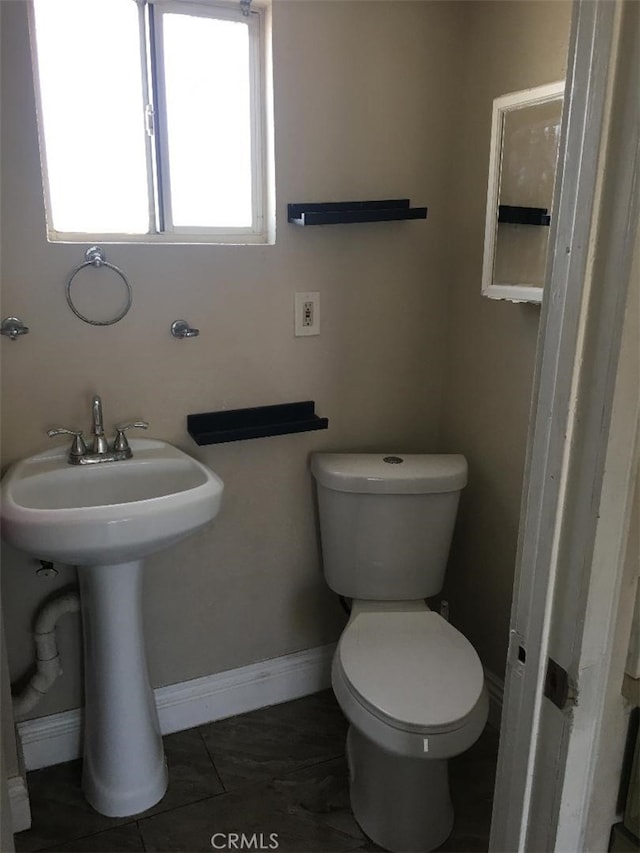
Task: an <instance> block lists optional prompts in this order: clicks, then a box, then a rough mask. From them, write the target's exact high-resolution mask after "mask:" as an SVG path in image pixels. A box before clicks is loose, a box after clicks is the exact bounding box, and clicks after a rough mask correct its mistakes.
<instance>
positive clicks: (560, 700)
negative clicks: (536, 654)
mask: <svg viewBox="0 0 640 853" xmlns="http://www.w3.org/2000/svg"><path fill="white" fill-rule="evenodd" d="M544 695H545V696H546V697H547V699H550V700H551V701H552V702H553V704H554V705H555V706H556V707H557V708H560V710H561V711H564V709H565V708H567V706H569V705H576V704H577V699H578V690H577V685H576V684H575V683H574V682H573V681H572V679H571V678H569V673H568V672H567V670H566V669H564V667H561V666H560V664H559V663H556V661H554V660H553V658H547V672H546V675H545V679H544Z"/></svg>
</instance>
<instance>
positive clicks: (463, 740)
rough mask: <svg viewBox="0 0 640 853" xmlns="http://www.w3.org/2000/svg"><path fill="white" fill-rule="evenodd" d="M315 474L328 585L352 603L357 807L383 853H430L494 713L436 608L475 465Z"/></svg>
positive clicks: (459, 461)
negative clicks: (456, 765)
mask: <svg viewBox="0 0 640 853" xmlns="http://www.w3.org/2000/svg"><path fill="white" fill-rule="evenodd" d="M311 470H312V473H313V475H314V477H315V479H316V484H317V488H318V510H319V520H320V533H321V542H322V554H323V570H324V573H325V577H326V579H327V582H328V584H329V586H330V587H331V588H332V589H333V590H334V591H336V592H337V593H339V594H340V595H342V596H346V597H350V598H351V599H352V607H351V614H350V618H349V622H348V624H347V626H346V628H345V629H344V631H343V633H342V636H341V637H340V640H339V642H338V646H337V648H336V652H335V655H334V659H333V664H332V686H333V690H334V693H335V695H336V698H337V700H338V703H339V705H340V707H341V708H342V711H343V712H344V714H345V716H346V718H347V720H348V721H349V723H350V727H349V732H348V735H347V745H346V752H347V759H348V763H349V775H350V796H351V807H352V811H353V814H354V816H355V818H356V820H357V821H358V823H359V824H360V826H361V828H362V829H363V831H364V832H365V833H366V834H367V835H368V836H369V837H370V838H371V839H372V840H373V841H375V842H376V843H377V844H379V845H380V846H381V847H384V848H386V849H387V850H390V851H393V853H427V851H431V850H434V849H435V848H436V847H439V846H440V845H441V844H442V843H443V842H444V841H445V840H446V838H447V837H448V835H449V834H450V832H451V830H452V827H453V821H454V811H453V805H452V803H451V798H450V794H449V781H448V759H449V758H452V757H453V756H455V755H459V754H460V753H462V752H464V751H465V750H467V749H468V748H469V747H470V746H472V745H473V743H475V741H476V740H477V739H478V737H479V736H480V734H481V733H482V730H483V728H484V726H485V724H486V721H487V717H488V711H489V702H488V695H487V689H486V686H485V683H484V674H483V669H482V664H481V663H480V659H479V658H478V655H477V653H476V651H475V650H474V648H473V646H472V645H471V643H470V642H469V641H468V640H467V639H466V638H465V637H464V636H463V635H462V634H461V633H460V632H459V631H458V630H457V629H456V628H454V627H453V625H451V624H449V622H447V621H446V620H445V619H444V618H443V617H442V616H440V614H438V613H435V612H434V611H431V610H430V609H429V608H428V606H427V605H426V603H425V601H424V599H425V598H426V597H428V596H431V595H435V594H436V593H437V592H439V591H440V589H441V587H442V583H443V579H444V570H445V566H446V561H447V557H448V552H449V547H450V543H451V536H452V533H453V525H454V521H455V516H456V512H457V506H458V497H459V492H460V490H461V489H462V488H463V487H464V485H465V484H466V476H467V468H466V461H465V460H464V457H462V456H460V455H444V454H442V455H422V454H416V455H411V456H397V455H382V454H336V453H318V454H314V455H313V456H312V460H311Z"/></svg>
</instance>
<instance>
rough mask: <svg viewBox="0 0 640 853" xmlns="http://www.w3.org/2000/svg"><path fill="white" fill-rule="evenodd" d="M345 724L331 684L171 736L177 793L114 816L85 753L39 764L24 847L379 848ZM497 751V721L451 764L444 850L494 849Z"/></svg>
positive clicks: (325, 851) (83, 852)
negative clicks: (106, 812)
mask: <svg viewBox="0 0 640 853" xmlns="http://www.w3.org/2000/svg"><path fill="white" fill-rule="evenodd" d="M346 730H347V726H346V722H345V720H344V717H343V716H342V713H341V711H340V709H339V708H338V706H337V704H336V702H335V699H334V698H333V694H332V693H331V691H324V692H322V693H317V694H315V695H313V696H307V697H305V698H303V699H297V700H295V701H293V702H286V703H284V704H282V705H276V706H273V707H271V708H264V709H261V710H259V711H253V712H251V713H249V714H243V715H241V716H237V717H232V718H230V719H228V720H221V721H219V722H216V723H210V724H209V725H206V726H200V727H198V728H195V729H190V730H189V731H185V732H178V733H176V734H172V735H167V736H166V737H165V738H164V745H165V752H166V756H167V763H168V765H169V788H168V790H167V793H166V795H165V797H164V798H163V800H162V801H161V802H160V803H158V804H157V805H156V806H154V807H153V808H151V809H149V810H148V811H146V812H143V813H142V814H139V815H135V817H132V818H107V817H104V816H102V815H99V814H98V813H97V812H95V811H94V810H93V809H92V808H91V806H89V805H88V803H87V802H86V801H85V800H84V797H83V796H82V791H81V790H80V772H81V765H80V762H79V761H71V762H69V763H67V764H59V765H56V766H55V767H48V768H45V769H43V770H36V771H33V772H31V773H29V774H28V778H27V781H28V786H29V794H30V797H31V809H32V817H33V823H32V827H31V829H29V830H27V831H26V832H21V833H19V834H18V835H16V850H17V851H18V853H31V851H57V853H65V851H68V853H71V851H76V853H129V851H149V853H150V851H158V853H171V852H172V851H176V852H177V853H211V851H212V850H213V847H212V845H211V842H210V839H211V836H212V834H213V833H214V832H216V833H231V832H237V833H244V834H245V835H251V834H252V833H258V834H259V833H262V839H261V840H262V842H263V845H264V846H265V847H267V846H268V845H269V843H270V833H277V835H278V850H279V851H285V852H288V853H313V852H314V851H320V853H342V851H350V850H368V851H375V850H380V848H379V847H377V846H376V845H375V844H373V842H371V841H370V840H369V839H368V838H366V837H365V836H364V835H363V833H362V832H361V830H360V828H359V827H358V825H357V823H356V822H355V820H354V818H353V816H352V814H351V811H350V808H349V793H348V780H347V767H346V762H345V759H344V741H345V735H346ZM497 749H498V735H497V732H495V731H494V730H492V729H489V728H487V729H486V730H485V732H484V734H483V735H482V737H481V738H480V740H479V741H478V742H477V743H476V744H475V746H473V747H472V748H471V749H470V750H469V751H468V752H467V753H465V754H464V755H462V756H459V757H458V758H455V759H453V760H452V761H451V762H450V777H451V794H452V798H453V801H454V806H455V808H456V823H455V827H454V831H453V834H452V835H451V837H450V838H449V839H448V841H447V842H446V844H445V845H444V846H443V847H442V848H440V849H441V850H446V851H459V853H472V852H473V851H483V850H484V851H486V850H487V846H488V839H489V825H490V820H491V800H492V796H493V784H494V775H495V764H496V756H497ZM258 840H260V839H258ZM217 841H218V843H220V842H221V836H217ZM221 849H223V850H225V849H227V848H221Z"/></svg>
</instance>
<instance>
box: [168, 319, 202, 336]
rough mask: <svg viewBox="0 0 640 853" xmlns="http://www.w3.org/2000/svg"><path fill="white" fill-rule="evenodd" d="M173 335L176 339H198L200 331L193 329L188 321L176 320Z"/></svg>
mask: <svg viewBox="0 0 640 853" xmlns="http://www.w3.org/2000/svg"><path fill="white" fill-rule="evenodd" d="M171 334H172V335H173V337H174V338H197V337H198V335H199V334H200V329H192V328H191V326H190V325H189V324H188V323H187V321H186V320H174V321H173V323H172V324H171Z"/></svg>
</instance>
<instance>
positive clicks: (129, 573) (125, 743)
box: [78, 560, 167, 817]
mask: <svg viewBox="0 0 640 853" xmlns="http://www.w3.org/2000/svg"><path fill="white" fill-rule="evenodd" d="M142 569H143V563H142V560H136V561H134V562H129V563H116V564H112V565H99V566H79V567H78V578H79V581H80V592H81V596H80V597H81V601H82V624H83V635H84V670H85V677H84V687H85V721H84V764H83V772H82V787H83V790H84V793H85V796H86V798H87V800H88V801H89V803H90V804H91V805H92V806H93V808H94V809H96V811H98V812H100V813H101V814H103V815H107V816H109V817H124V816H127V815H132V814H138V813H139V812H142V811H144V810H145V809H147V808H149V807H150V806H153V805H154V804H155V803H157V802H158V801H159V800H161V799H162V797H163V796H164V793H165V791H166V789H167V766H166V762H165V758H164V750H163V748H162V738H161V735H160V725H159V722H158V712H157V710H156V705H155V699H154V696H153V690H152V689H151V684H150V683H149V675H148V672H147V662H146V655H145V648H144V636H143V630H142V607H141V604H142Z"/></svg>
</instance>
